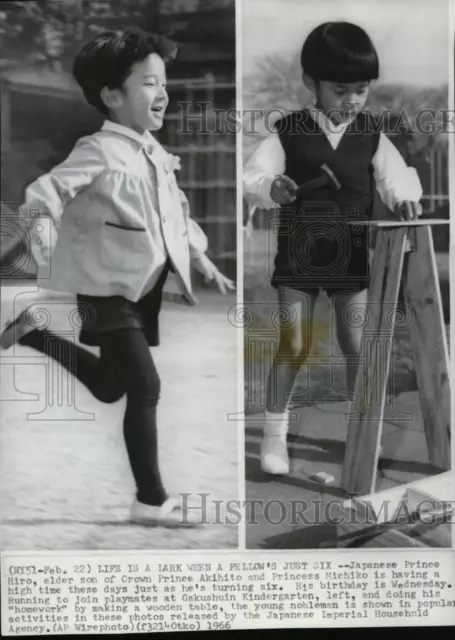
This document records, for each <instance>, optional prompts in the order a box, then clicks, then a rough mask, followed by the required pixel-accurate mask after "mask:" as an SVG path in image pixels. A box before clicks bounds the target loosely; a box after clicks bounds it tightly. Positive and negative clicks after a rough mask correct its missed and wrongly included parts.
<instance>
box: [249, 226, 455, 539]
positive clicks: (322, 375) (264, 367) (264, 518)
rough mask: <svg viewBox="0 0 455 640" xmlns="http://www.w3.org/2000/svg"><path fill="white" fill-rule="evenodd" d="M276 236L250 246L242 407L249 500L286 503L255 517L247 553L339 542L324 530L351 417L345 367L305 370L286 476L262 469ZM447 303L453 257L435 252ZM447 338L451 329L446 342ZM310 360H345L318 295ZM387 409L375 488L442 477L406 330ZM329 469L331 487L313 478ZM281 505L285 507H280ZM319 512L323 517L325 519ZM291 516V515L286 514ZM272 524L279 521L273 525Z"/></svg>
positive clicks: (396, 350)
mask: <svg viewBox="0 0 455 640" xmlns="http://www.w3.org/2000/svg"><path fill="white" fill-rule="evenodd" d="M274 253H275V250H274V245H273V237H271V236H269V235H268V233H267V232H266V231H265V232H264V231H259V230H255V231H254V232H253V234H252V235H251V237H250V238H249V239H247V240H246V242H245V263H244V300H245V308H246V309H247V311H248V312H249V313H247V314H246V317H247V320H248V322H247V324H246V328H245V384H244V386H245V403H246V410H247V414H248V415H247V419H246V433H245V436H246V444H245V448H246V497H247V500H249V501H253V500H259V501H262V502H263V503H264V502H265V503H267V501H269V502H270V501H273V500H279V501H281V503H282V504H281V505H280V504H278V503H275V504H274V505H270V506H269V511H268V512H264V510H263V509H262V508H258V509H257V511H256V513H255V514H254V515H255V519H256V522H253V520H254V518H253V517H252V514H251V513H250V524H249V525H248V526H247V532H246V543H247V546H248V547H250V548H257V547H266V548H278V547H283V548H314V547H316V546H318V545H319V544H320V542H321V540H322V539H324V538H325V537H326V538H328V539H331V538H333V536H334V529H333V527H331V526H328V525H326V524H325V517H324V515H322V516H321V515H318V513H321V510H322V513H323V514H324V509H326V508H327V505H328V503H329V502H330V501H331V500H335V501H338V502H341V501H343V500H344V499H345V498H346V496H345V494H344V493H343V492H342V491H341V489H340V488H339V486H340V479H341V469H342V464H343V459H344V448H345V443H346V434H347V425H348V419H347V417H346V414H347V413H348V412H349V411H350V408H349V404H348V402H347V401H346V400H345V389H346V387H345V369H344V365H343V364H342V363H339V364H337V365H336V366H330V364H328V363H327V362H325V363H318V362H316V363H315V364H312V365H311V367H308V368H305V367H303V368H302V370H301V372H300V374H299V376H298V379H297V384H296V388H295V393H294V396H293V405H294V407H295V410H294V416H295V419H294V420H293V421H292V422H291V426H290V436H289V452H290V457H291V472H290V474H289V476H286V477H284V476H282V477H279V476H275V477H271V476H268V475H266V474H264V473H263V472H262V471H261V469H260V464H259V446H260V440H261V433H262V423H261V415H262V412H263V410H264V403H265V380H266V377H267V374H268V370H269V366H270V364H271V362H272V359H273V354H274V349H275V347H276V341H277V337H278V331H277V328H276V326H274V325H276V320H275V322H274V321H273V312H274V310H275V309H276V302H275V300H276V298H275V295H276V294H275V292H274V290H273V289H272V287H271V286H270V284H269V277H270V274H271V270H272V269H273V258H274ZM436 258H437V264H438V271H439V276H440V284H441V291H442V297H443V306H444V311H445V317H446V321H447V317H448V310H449V306H450V305H449V296H448V292H449V260H448V255H447V254H437V256H436ZM448 333H449V330H448V327H447V335H448ZM311 355H312V356H315V357H317V356H340V355H341V352H340V349H339V346H338V343H337V340H336V336H335V332H334V318H333V316H332V308H331V305H330V302H329V300H328V299H327V297H326V296H325V295H321V296H320V298H319V299H318V301H317V304H316V308H315V321H314V336H313V344H312V352H311ZM389 392H390V396H389V401H388V402H389V406H388V407H387V409H386V413H385V422H384V428H383V437H382V445H383V449H384V453H383V458H382V460H381V471H380V473H379V475H378V481H377V487H376V490H377V491H379V490H382V489H386V488H389V487H392V486H397V485H401V484H405V483H407V482H411V481H413V480H417V479H419V478H422V477H426V476H429V475H433V474H435V473H437V472H438V471H439V470H438V469H435V468H433V467H431V466H430V465H429V463H428V454H427V448H426V442H425V436H424V432H423V423H422V414H421V409H420V402H419V398H418V394H417V386H416V377H415V369H414V363H413V358H412V354H411V348H410V342H409V336H408V331H407V329H406V328H403V329H401V330H398V331H397V332H396V334H395V339H394V343H393V357H392V367H391V381H390V384H389ZM321 471H322V472H326V473H328V474H330V475H332V476H333V477H334V481H333V482H332V483H331V484H330V485H328V486H324V485H321V484H318V483H317V482H315V481H313V480H312V479H311V477H312V476H313V474H315V473H317V472H321ZM293 501H294V504H296V501H304V503H306V504H307V505H308V507H307V509H306V517H307V523H306V526H304V527H303V529H302V526H303V525H302V521H301V520H300V521H297V519H296V518H295V517H294V523H293V522H292V519H293V518H292V506H291V505H292V502H293ZM282 505H284V506H282ZM318 510H319V512H318ZM285 513H286V518H285V519H283V521H282V522H280V521H281V520H282V516H283V514H285ZM274 523H275V524H274Z"/></svg>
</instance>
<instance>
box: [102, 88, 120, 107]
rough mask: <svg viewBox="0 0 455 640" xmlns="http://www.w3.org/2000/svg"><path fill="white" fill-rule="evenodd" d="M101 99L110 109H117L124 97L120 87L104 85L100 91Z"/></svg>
mask: <svg viewBox="0 0 455 640" xmlns="http://www.w3.org/2000/svg"><path fill="white" fill-rule="evenodd" d="M100 97H101V100H102V101H103V102H104V104H105V105H106V107H107V108H108V109H115V108H116V107H120V106H121V104H122V97H121V95H120V92H119V90H118V89H108V88H107V87H103V88H102V89H101V93H100Z"/></svg>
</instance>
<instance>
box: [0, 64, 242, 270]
mask: <svg viewBox="0 0 455 640" xmlns="http://www.w3.org/2000/svg"><path fill="white" fill-rule="evenodd" d="M168 86H169V93H170V98H171V103H170V109H169V111H168V113H167V115H166V118H165V122H164V125H163V128H162V130H161V131H160V132H159V134H158V138H159V140H160V142H161V143H162V144H163V146H165V148H166V149H167V150H168V151H169V152H171V153H174V154H176V155H179V156H181V159H182V169H181V171H180V175H179V185H180V187H181V188H182V189H183V190H184V191H185V193H186V195H187V197H188V200H189V202H190V205H191V210H192V216H193V218H194V219H195V220H196V221H197V222H198V223H199V224H200V225H201V226H202V228H203V229H204V231H205V232H206V234H207V236H208V238H209V246H210V255H211V257H212V258H213V259H214V261H215V262H216V263H217V264H218V265H219V267H220V268H221V269H223V270H224V271H225V272H226V273H227V274H229V275H230V276H231V277H233V278H234V277H235V274H236V156H235V150H236V145H235V135H234V134H232V133H230V132H229V131H228V130H227V129H226V127H223V126H219V124H220V121H221V120H222V114H223V113H225V112H226V111H227V110H228V109H229V108H230V107H231V106H233V105H234V102H235V84H234V83H229V82H223V83H221V82H217V80H216V78H215V77H213V76H206V77H205V78H202V79H200V78H199V79H184V80H178V79H177V80H170V81H169V82H168ZM0 89H1V94H0V97H1V104H0V107H1V153H2V201H3V202H8V203H21V202H22V198H23V194H24V188H25V187H26V185H27V184H28V183H30V182H31V181H32V180H34V179H35V178H36V177H38V176H39V175H41V174H42V173H45V172H46V171H49V169H51V168H52V166H55V164H57V163H58V162H60V161H61V160H63V158H64V157H65V156H66V155H67V154H68V153H69V151H70V150H71V148H72V146H73V145H74V143H75V142H76V140H77V139H78V138H79V137H81V136H82V135H86V134H87V133H90V132H92V131H95V130H96V129H97V128H99V126H100V124H101V123H102V120H103V118H102V116H101V114H97V113H96V111H95V110H93V108H92V107H89V106H88V105H87V104H86V103H85V102H84V101H83V100H82V98H81V95H80V93H79V92H78V91H77V90H75V89H74V88H67V89H62V88H55V87H50V86H48V87H46V86H38V85H36V84H34V83H33V82H31V81H30V79H29V81H28V82H17V81H15V82H13V81H10V80H9V81H6V80H3V81H2V82H1V85H0ZM201 105H205V106H201ZM214 125H218V126H214ZM10 245H11V242H10V244H8V238H5V237H3V238H2V250H1V260H2V264H3V262H4V261H5V259H6V260H7V259H8V258H7V256H8V255H9V251H10Z"/></svg>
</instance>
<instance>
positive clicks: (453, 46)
mask: <svg viewBox="0 0 455 640" xmlns="http://www.w3.org/2000/svg"><path fill="white" fill-rule="evenodd" d="M448 5H449V6H448V12H449V16H448V17H449V19H448V24H449V35H448V52H447V53H448V56H449V60H448V66H449V83H448V91H449V96H448V109H449V114H451V115H453V118H454V120H452V126H448V127H447V128H448V130H449V133H448V143H449V149H448V153H449V163H448V170H449V215H450V225H449V233H450V244H449V296H450V332H449V333H450V345H449V367H450V375H449V379H450V385H451V386H450V433H451V444H452V447H451V467H452V469H451V471H452V484H453V485H454V487H455V473H454V461H455V441H454V437H453V434H454V424H455V393H454V384H455V367H454V357H453V353H454V345H455V299H454V298H455V291H454V288H453V286H452V274H453V273H455V246H454V244H455V241H454V238H455V232H454V217H455V208H454V207H455V205H454V197H455V139H454V135H455V126H454V125H455V78H454V73H455V60H454V56H455V0H448ZM453 499H455V494H454V496H453ZM454 546H455V526H452V549H453V548H454Z"/></svg>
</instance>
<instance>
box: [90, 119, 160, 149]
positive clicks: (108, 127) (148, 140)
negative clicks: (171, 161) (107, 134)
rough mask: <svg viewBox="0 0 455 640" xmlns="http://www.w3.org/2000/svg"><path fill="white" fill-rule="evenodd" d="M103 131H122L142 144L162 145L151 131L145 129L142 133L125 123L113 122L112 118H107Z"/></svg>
mask: <svg viewBox="0 0 455 640" xmlns="http://www.w3.org/2000/svg"><path fill="white" fill-rule="evenodd" d="M101 131H113V132H114V133H120V134H121V135H123V136H126V137H127V138H131V139H132V140H135V141H136V142H139V144H141V145H153V146H161V145H160V144H159V142H158V141H157V140H155V138H154V137H153V135H152V134H151V133H150V131H145V133H144V134H140V133H138V132H137V131H134V129H130V127H125V126H124V125H123V124H118V123H117V122H112V120H106V121H105V122H104V124H103V126H102V127H101Z"/></svg>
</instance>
